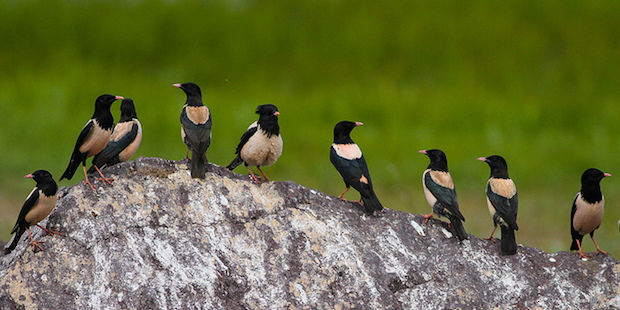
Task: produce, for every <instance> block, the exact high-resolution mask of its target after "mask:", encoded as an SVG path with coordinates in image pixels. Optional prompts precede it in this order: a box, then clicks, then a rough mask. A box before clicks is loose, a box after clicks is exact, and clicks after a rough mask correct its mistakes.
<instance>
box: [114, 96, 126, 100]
mask: <svg viewBox="0 0 620 310" xmlns="http://www.w3.org/2000/svg"><path fill="white" fill-rule="evenodd" d="M121 99H125V98H124V97H123V96H116V100H121Z"/></svg>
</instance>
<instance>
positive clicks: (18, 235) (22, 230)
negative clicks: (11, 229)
mask: <svg viewBox="0 0 620 310" xmlns="http://www.w3.org/2000/svg"><path fill="white" fill-rule="evenodd" d="M25 232H26V228H23V227H21V226H19V227H17V232H16V233H15V236H14V237H13V242H11V245H9V247H8V248H6V249H4V255H7V254H9V253H11V252H13V250H15V247H17V243H18V242H19V239H21V237H22V235H23V234H24V233H25Z"/></svg>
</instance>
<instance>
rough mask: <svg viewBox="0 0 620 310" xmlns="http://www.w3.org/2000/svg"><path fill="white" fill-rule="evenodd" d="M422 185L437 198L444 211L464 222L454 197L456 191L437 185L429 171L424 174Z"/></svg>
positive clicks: (456, 198)
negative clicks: (446, 210)
mask: <svg viewBox="0 0 620 310" xmlns="http://www.w3.org/2000/svg"><path fill="white" fill-rule="evenodd" d="M424 184H426V188H428V190H429V191H430V192H431V194H433V196H435V198H437V201H438V202H439V203H441V204H442V205H443V207H444V208H445V209H448V211H449V212H450V213H452V214H454V215H455V216H456V217H458V218H460V219H461V220H463V221H464V220H465V217H464V216H463V214H462V213H461V211H460V210H459V200H458V197H457V196H456V190H454V189H453V188H448V187H445V186H442V185H439V184H437V183H436V182H435V181H434V180H433V178H432V177H431V174H430V171H428V172H426V173H425V174H424Z"/></svg>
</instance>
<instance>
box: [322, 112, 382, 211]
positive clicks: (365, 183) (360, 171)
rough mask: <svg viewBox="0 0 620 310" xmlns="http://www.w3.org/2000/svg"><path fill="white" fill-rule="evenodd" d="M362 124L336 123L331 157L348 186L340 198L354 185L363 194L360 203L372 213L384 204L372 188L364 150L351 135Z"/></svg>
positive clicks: (380, 208)
mask: <svg viewBox="0 0 620 310" xmlns="http://www.w3.org/2000/svg"><path fill="white" fill-rule="evenodd" d="M361 125H363V124H362V123H360V122H349V121H342V122H340V123H338V124H336V126H335V127H334V143H333V144H332V147H331V151H330V153H329V159H330V160H331V162H332V164H333V165H334V167H336V170H338V173H339V174H340V176H341V177H342V180H343V181H344V184H345V185H346V187H347V188H346V189H345V191H344V192H343V193H342V194H340V196H338V198H340V199H343V198H342V197H343V196H344V194H345V193H346V192H348V191H349V189H350V188H351V186H353V188H355V189H356V190H357V191H358V192H359V193H360V195H361V199H360V201H358V203H360V202H361V204H362V205H363V206H364V211H365V212H366V214H369V215H371V214H374V212H375V211H381V210H382V209H383V206H382V205H381V202H379V199H378V198H377V195H376V194H375V191H374V190H373V188H372V180H371V179H370V173H369V172H368V166H367V165H366V160H365V159H364V155H363V154H362V150H361V149H360V148H359V146H358V145H357V144H355V142H353V140H352V139H351V136H350V134H351V130H353V128H355V127H357V126H361Z"/></svg>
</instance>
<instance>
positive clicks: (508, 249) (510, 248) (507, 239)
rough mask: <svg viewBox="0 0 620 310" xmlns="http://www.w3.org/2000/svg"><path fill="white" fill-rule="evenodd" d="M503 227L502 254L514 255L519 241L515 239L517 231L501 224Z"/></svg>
mask: <svg viewBox="0 0 620 310" xmlns="http://www.w3.org/2000/svg"><path fill="white" fill-rule="evenodd" d="M499 226H500V228H501V229H502V240H501V242H500V243H501V248H502V255H513V254H516V253H517V241H516V240H515V231H514V229H512V228H509V227H506V226H504V225H499Z"/></svg>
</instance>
